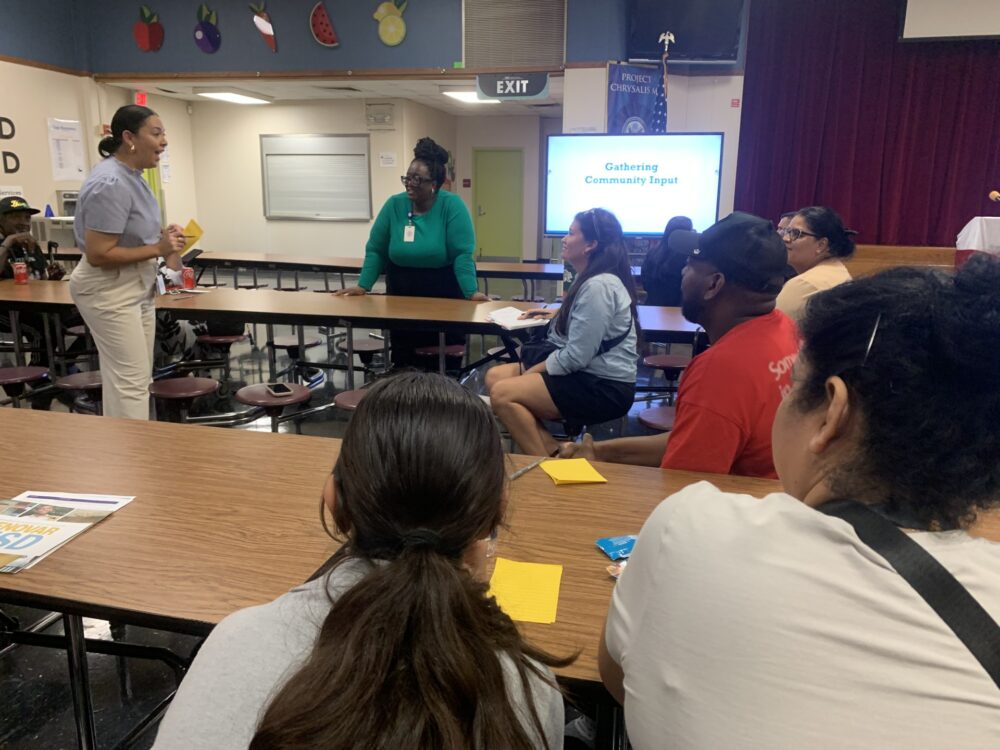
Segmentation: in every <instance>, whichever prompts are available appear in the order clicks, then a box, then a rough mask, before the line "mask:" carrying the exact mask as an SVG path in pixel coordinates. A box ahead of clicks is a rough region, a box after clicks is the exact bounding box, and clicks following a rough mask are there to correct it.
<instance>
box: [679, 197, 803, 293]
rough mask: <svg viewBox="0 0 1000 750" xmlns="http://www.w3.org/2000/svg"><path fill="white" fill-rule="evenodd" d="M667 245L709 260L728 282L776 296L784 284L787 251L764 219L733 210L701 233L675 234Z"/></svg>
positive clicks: (699, 258) (691, 255)
mask: <svg viewBox="0 0 1000 750" xmlns="http://www.w3.org/2000/svg"><path fill="white" fill-rule="evenodd" d="M667 246H668V247H669V248H670V249H671V250H673V251H675V252H680V253H684V254H685V255H688V256H689V257H691V258H694V259H697V260H704V261H708V262H709V263H711V264H712V265H714V266H715V267H716V268H718V269H719V270H720V271H721V272H722V273H723V274H725V276H726V278H727V279H731V280H732V281H735V282H736V283H738V284H740V285H741V286H744V287H746V288H748V289H751V290H753V291H757V292H769V293H771V292H773V293H774V294H777V293H778V292H780V291H781V287H782V285H783V284H784V282H785V266H787V265H788V250H787V249H786V248H785V243H784V241H783V240H782V239H781V237H779V236H778V233H777V232H776V231H775V230H774V225H773V224H772V223H771V222H770V221H768V220H767V219H762V218H760V217H759V216H754V215H753V214H748V213H744V212H742V211H735V212H734V213H731V214H729V216H727V217H726V218H725V219H722V220H721V221H717V222H716V223H715V224H713V225H712V226H710V227H709V228H708V229H706V230H705V231H704V232H701V233H700V234H699V233H698V232H685V231H676V232H673V233H672V234H671V235H670V239H668V240H667Z"/></svg>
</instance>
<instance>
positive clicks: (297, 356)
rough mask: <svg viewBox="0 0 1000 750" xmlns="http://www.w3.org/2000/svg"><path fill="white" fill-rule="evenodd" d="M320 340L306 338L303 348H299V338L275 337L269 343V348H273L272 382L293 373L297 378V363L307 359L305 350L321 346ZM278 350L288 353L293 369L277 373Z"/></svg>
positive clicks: (310, 337) (271, 363)
mask: <svg viewBox="0 0 1000 750" xmlns="http://www.w3.org/2000/svg"><path fill="white" fill-rule="evenodd" d="M320 343H322V342H321V341H320V339H319V338H317V337H315V336H306V337H305V338H304V339H303V340H302V346H301V347H300V346H299V337H298V336H297V335H295V336H275V337H274V339H273V340H272V341H269V342H268V346H269V347H271V358H270V368H271V369H270V370H269V372H270V378H269V379H270V380H271V381H275V380H278V378H279V377H281V376H282V375H285V374H286V373H289V372H291V373H293V377H297V373H298V370H296V367H295V365H296V363H297V362H299V361H302V360H303V359H304V358H305V350H306V349H312V348H313V347H314V346H319V345H320ZM278 349H284V350H286V351H287V352H288V358H289V359H290V360H291V361H292V364H291V367H289V368H287V369H285V370H282V371H281V372H278V371H277V365H276V364H275V360H276V357H277V351H278Z"/></svg>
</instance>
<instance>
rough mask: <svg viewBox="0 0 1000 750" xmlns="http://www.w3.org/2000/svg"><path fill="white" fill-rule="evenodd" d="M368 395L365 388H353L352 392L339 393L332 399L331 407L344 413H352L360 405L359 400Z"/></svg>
mask: <svg viewBox="0 0 1000 750" xmlns="http://www.w3.org/2000/svg"><path fill="white" fill-rule="evenodd" d="M366 393H368V389H367V388H355V389H354V390H353V391H341V392H340V393H338V394H337V395H336V396H334V397H333V405H334V406H336V407H337V408H338V409H343V410H344V411H354V410H355V409H357V408H358V404H360V403H361V399H363V398H364V397H365V394H366Z"/></svg>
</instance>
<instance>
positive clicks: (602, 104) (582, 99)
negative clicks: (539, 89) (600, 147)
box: [563, 65, 608, 133]
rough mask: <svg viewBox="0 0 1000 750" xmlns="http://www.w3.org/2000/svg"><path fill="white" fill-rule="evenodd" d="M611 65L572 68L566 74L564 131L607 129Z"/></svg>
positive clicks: (597, 131) (581, 131)
mask: <svg viewBox="0 0 1000 750" xmlns="http://www.w3.org/2000/svg"><path fill="white" fill-rule="evenodd" d="M607 129H608V68H607V66H603V65H602V66H601V67H599V68H569V69H568V70H567V71H566V74H565V77H564V78H563V132H564V133H606V132H607Z"/></svg>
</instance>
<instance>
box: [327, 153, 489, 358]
mask: <svg viewBox="0 0 1000 750" xmlns="http://www.w3.org/2000/svg"><path fill="white" fill-rule="evenodd" d="M413 157H414V158H413V161H412V162H411V163H410V167H409V169H408V170H407V172H406V176H404V177H403V178H402V179H403V185H404V187H406V192H405V193H399V194H397V195H394V196H392V197H391V198H389V200H387V201H386V202H385V204H384V205H383V206H382V210H381V211H379V214H378V217H377V218H376V219H375V223H374V224H373V225H372V231H371V234H370V235H369V237H368V244H367V245H365V262H364V265H363V266H362V267H361V276H360V278H359V279H358V284H357V286H352V287H348V288H347V289H343V290H341V291H339V292H337V294H343V295H355V294H366V293H367V292H369V291H371V288H372V286H373V285H374V284H375V281H376V280H377V279H378V277H379V274H381V273H383V272H384V273H385V283H386V292H387V293H389V294H398V295H402V296H407V297H452V298H456V299H470V300H475V301H482V300H486V299H488V298H487V297H486V295H484V294H481V293H480V292H479V291H478V285H477V281H476V263H475V260H474V259H473V255H472V253H473V251H474V249H475V246H476V233H475V230H474V229H473V228H472V218H471V217H470V216H469V211H468V209H467V208H466V207H465V203H464V202H463V201H462V199H461V198H459V197H458V196H457V195H455V194H454V193H449V192H448V191H447V190H442V189H441V185H442V184H444V179H445V164H447V162H448V152H447V151H445V150H444V149H443V148H441V146H439V145H438V144H436V143H435V142H434V141H433V140H431V139H430V138H421V139H420V140H419V141H418V142H417V146H416V148H414V149H413ZM448 339H449V340H448V343H462V342H463V341H464V337H462V336H455V337H448ZM391 343H392V363H393V365H394V366H396V367H407V366H421V365H428V366H430V365H433V366H435V367H436V362H437V360H436V359H435V360H434V361H433V362H430V363H428V362H423V363H421V362H419V361H418V360H417V358H416V356H415V354H414V350H415V349H416V348H418V347H421V346H435V345H436V344H437V343H438V338H437V335H436V334H433V333H420V332H413V331H400V330H394V331H392V337H391Z"/></svg>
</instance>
